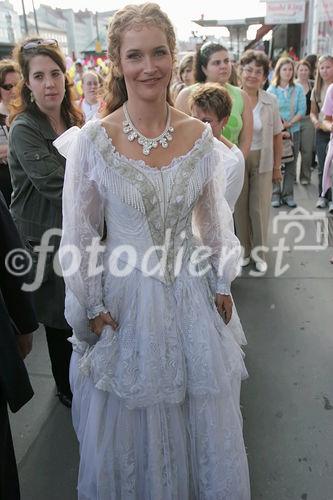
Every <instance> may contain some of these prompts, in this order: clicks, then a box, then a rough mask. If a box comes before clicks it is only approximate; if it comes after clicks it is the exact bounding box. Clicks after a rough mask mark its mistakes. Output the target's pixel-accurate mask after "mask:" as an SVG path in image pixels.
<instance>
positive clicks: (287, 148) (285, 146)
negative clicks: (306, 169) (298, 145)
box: [281, 136, 294, 163]
mask: <svg viewBox="0 0 333 500" xmlns="http://www.w3.org/2000/svg"><path fill="white" fill-rule="evenodd" d="M293 146H294V143H293V141H292V138H291V136H289V137H283V138H282V157H281V162H282V163H290V162H291V161H293V160H294V148H293Z"/></svg>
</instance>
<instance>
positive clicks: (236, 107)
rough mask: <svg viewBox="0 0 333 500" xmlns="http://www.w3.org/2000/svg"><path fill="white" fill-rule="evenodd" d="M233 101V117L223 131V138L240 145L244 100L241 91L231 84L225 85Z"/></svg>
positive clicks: (231, 116)
mask: <svg viewBox="0 0 333 500" xmlns="http://www.w3.org/2000/svg"><path fill="white" fill-rule="evenodd" d="M224 87H225V88H226V90H227V91H228V92H229V95H230V97H231V99H232V108H231V115H230V117H229V120H228V121H227V124H226V126H225V127H224V129H223V136H224V137H225V138H226V139H228V140H229V141H231V142H233V143H234V144H238V139H239V134H240V132H241V130H242V128H243V120H242V114H243V110H244V100H243V96H242V93H241V90H240V89H239V88H238V87H235V86H234V85H230V83H226V84H225V85H224Z"/></svg>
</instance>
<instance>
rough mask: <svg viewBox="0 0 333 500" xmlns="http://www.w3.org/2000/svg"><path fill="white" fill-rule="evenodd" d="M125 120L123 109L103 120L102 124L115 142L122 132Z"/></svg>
mask: <svg viewBox="0 0 333 500" xmlns="http://www.w3.org/2000/svg"><path fill="white" fill-rule="evenodd" d="M123 120H124V117H123V111H122V108H119V109H116V111H113V113H111V114H109V115H107V116H105V117H104V118H102V120H101V124H102V126H103V127H104V128H105V130H106V131H107V134H108V136H109V137H111V138H112V139H113V140H114V139H116V138H117V136H118V135H119V134H120V133H121V132H122V123H123Z"/></svg>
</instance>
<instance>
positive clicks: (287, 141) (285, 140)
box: [281, 89, 295, 163]
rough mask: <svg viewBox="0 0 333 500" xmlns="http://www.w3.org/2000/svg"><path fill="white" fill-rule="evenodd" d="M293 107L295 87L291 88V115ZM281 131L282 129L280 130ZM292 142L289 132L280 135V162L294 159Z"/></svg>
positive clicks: (288, 161)
mask: <svg viewBox="0 0 333 500" xmlns="http://www.w3.org/2000/svg"><path fill="white" fill-rule="evenodd" d="M294 109H295V89H293V91H292V94H291V100H290V111H291V116H292V115H293V114H294ZM282 132H283V131H282ZM294 158H295V157H294V143H293V140H292V136H291V134H290V132H289V136H288V137H282V156H281V163H290V162H291V161H294Z"/></svg>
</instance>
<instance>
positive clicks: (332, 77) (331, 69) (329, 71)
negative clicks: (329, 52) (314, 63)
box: [319, 59, 333, 83]
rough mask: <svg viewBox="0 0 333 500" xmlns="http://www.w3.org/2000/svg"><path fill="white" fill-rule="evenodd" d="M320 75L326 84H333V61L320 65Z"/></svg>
mask: <svg viewBox="0 0 333 500" xmlns="http://www.w3.org/2000/svg"><path fill="white" fill-rule="evenodd" d="M319 74H320V76H321V77H322V79H323V80H324V82H330V83H331V82H333V61H331V60H330V59H327V61H323V62H322V63H320V64H319Z"/></svg>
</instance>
